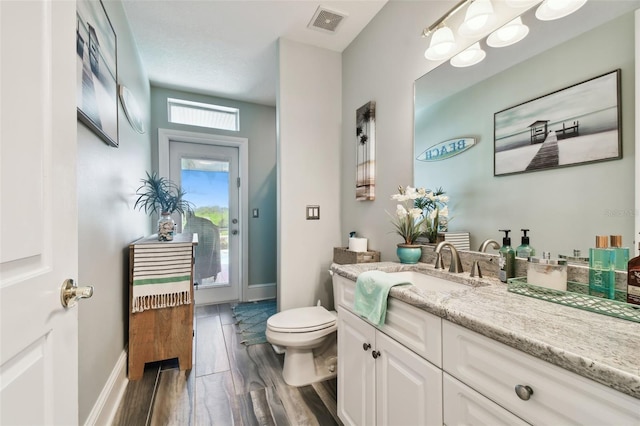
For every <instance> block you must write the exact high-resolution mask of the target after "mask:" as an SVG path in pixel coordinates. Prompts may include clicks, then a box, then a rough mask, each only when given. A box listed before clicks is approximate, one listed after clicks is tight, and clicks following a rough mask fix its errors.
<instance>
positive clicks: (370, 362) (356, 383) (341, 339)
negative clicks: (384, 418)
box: [338, 307, 376, 426]
mask: <svg viewBox="0 0 640 426" xmlns="http://www.w3.org/2000/svg"><path fill="white" fill-rule="evenodd" d="M375 337H376V336H375V329H374V328H373V327H371V326H370V325H369V324H367V323H366V322H364V321H363V320H361V319H360V318H358V317H357V316H355V315H353V314H351V313H349V312H348V311H346V310H345V309H343V308H341V307H339V308H338V416H339V417H340V420H342V422H343V423H344V424H345V425H357V426H363V425H374V424H375V414H376V413H375V388H374V386H375V360H374V359H373V357H372V356H371V353H372V351H373V349H374V348H375ZM363 345H365V347H363ZM366 345H370V347H366Z"/></svg>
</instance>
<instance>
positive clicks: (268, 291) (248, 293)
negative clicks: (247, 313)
mask: <svg viewBox="0 0 640 426" xmlns="http://www.w3.org/2000/svg"><path fill="white" fill-rule="evenodd" d="M276 290H277V286H276V283H265V284H252V285H250V286H248V287H246V288H245V293H244V300H247V301H257V300H264V299H275V297H276Z"/></svg>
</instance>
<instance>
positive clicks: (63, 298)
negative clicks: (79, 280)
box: [60, 278, 93, 308]
mask: <svg viewBox="0 0 640 426" xmlns="http://www.w3.org/2000/svg"><path fill="white" fill-rule="evenodd" d="M91 296H93V287H92V286H87V287H78V286H77V285H76V283H75V282H74V281H73V280H72V279H71V278H68V279H66V280H64V282H63V283H62V286H61V287H60V303H62V306H64V307H65V308H71V307H73V306H75V304H76V302H77V301H78V300H80V299H88V298H89V297H91Z"/></svg>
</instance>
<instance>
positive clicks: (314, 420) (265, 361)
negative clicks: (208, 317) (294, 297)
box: [247, 343, 335, 426]
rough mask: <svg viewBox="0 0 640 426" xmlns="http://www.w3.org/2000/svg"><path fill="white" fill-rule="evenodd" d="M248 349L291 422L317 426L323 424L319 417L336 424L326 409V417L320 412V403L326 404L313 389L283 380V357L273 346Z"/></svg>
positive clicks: (265, 345) (267, 345) (266, 345)
mask: <svg viewBox="0 0 640 426" xmlns="http://www.w3.org/2000/svg"><path fill="white" fill-rule="evenodd" d="M247 349H248V350H247V352H248V353H249V356H250V358H251V359H252V360H253V361H254V362H255V363H256V365H257V366H258V371H259V373H260V376H261V377H262V379H263V381H264V383H265V384H266V385H267V386H268V387H269V386H272V387H273V388H274V389H275V391H276V393H277V396H278V398H279V399H280V400H281V401H282V405H283V407H284V409H285V411H286V413H287V418H288V419H289V422H291V423H292V424H294V425H310V426H312V425H313V426H315V425H320V424H323V423H320V422H319V420H318V417H321V419H322V420H325V419H331V421H330V422H329V423H328V424H335V422H333V418H332V417H331V415H330V414H329V413H328V411H327V410H326V408H325V412H326V414H327V415H326V416H325V415H324V414H320V413H319V412H318V411H319V410H321V407H320V406H318V402H320V405H321V406H324V404H322V401H321V400H320V398H319V397H318V396H317V394H315V391H314V390H313V388H312V387H310V386H307V387H305V388H297V387H294V386H289V385H287V384H286V383H285V382H284V379H283V378H282V357H281V356H280V355H277V354H276V353H275V352H274V351H273V348H272V347H271V345H269V344H266V343H264V344H260V345H252V346H249V347H248V348H247ZM309 389H310V391H311V392H313V393H314V394H315V395H316V396H315V398H314V397H313V396H312V395H311V394H309Z"/></svg>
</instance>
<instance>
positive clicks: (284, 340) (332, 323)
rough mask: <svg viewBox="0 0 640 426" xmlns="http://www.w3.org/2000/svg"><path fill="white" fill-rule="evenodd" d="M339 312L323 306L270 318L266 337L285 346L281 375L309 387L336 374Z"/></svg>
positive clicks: (288, 380)
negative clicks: (337, 313)
mask: <svg viewBox="0 0 640 426" xmlns="http://www.w3.org/2000/svg"><path fill="white" fill-rule="evenodd" d="M336 330H337V315H336V313H335V312H330V311H328V310H326V309H325V308H324V307H322V306H311V307H306V308H296V309H289V310H286V311H282V312H280V313H277V314H275V315H273V316H271V317H269V319H268V320H267V332H266V335H267V340H268V341H269V343H271V344H273V345H278V346H283V347H285V355H284V367H283V370H282V376H283V378H284V381H285V382H286V383H287V384H289V385H291V386H306V385H308V384H311V383H315V382H319V381H321V380H326V379H330V378H332V377H335V376H336V373H337V333H336Z"/></svg>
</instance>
